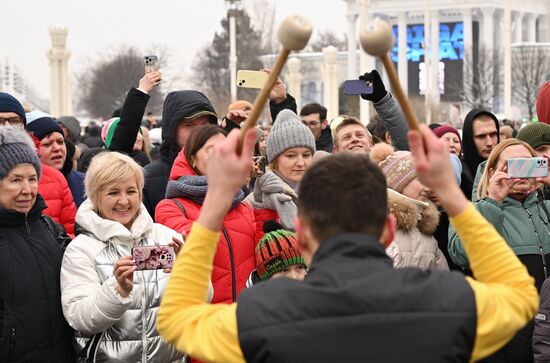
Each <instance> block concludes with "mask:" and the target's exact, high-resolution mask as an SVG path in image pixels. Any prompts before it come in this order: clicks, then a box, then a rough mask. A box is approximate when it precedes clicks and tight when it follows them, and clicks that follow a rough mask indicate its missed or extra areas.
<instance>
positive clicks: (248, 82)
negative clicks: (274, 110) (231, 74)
mask: <svg viewBox="0 0 550 363" xmlns="http://www.w3.org/2000/svg"><path fill="white" fill-rule="evenodd" d="M268 77H269V74H267V73H266V72H262V71H247V70H240V71H238V72H237V86H239V87H243V88H260V89H261V88H263V86H264V84H265V83H266V82H267V78H268Z"/></svg>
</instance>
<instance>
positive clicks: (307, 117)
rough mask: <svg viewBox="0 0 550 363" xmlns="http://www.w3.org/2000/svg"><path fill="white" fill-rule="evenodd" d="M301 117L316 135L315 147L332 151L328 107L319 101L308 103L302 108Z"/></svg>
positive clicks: (314, 135)
mask: <svg viewBox="0 0 550 363" xmlns="http://www.w3.org/2000/svg"><path fill="white" fill-rule="evenodd" d="M300 118H301V119H302V122H303V124H304V125H306V126H307V127H309V129H310V130H311V132H312V133H313V137H315V148H316V149H317V150H323V151H326V152H328V153H331V152H332V147H333V146H332V135H331V133H330V127H328V121H327V109H326V108H325V107H323V106H321V105H320V104H318V103H308V104H307V105H305V106H304V107H302V109H301V110H300Z"/></svg>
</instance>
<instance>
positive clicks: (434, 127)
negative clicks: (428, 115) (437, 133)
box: [428, 122, 441, 131]
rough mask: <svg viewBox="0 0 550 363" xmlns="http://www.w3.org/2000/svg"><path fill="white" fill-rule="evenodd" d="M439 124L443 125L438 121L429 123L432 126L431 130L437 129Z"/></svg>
mask: <svg viewBox="0 0 550 363" xmlns="http://www.w3.org/2000/svg"><path fill="white" fill-rule="evenodd" d="M439 126H441V124H438V123H437V122H434V123H431V124H429V125H428V127H429V128H430V130H432V131H433V130H435V129H437V128H438V127H439Z"/></svg>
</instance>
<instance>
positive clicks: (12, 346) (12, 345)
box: [8, 327, 15, 362]
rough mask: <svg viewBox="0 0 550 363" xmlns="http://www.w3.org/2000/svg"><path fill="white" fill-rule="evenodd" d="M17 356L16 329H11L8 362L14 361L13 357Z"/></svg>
mask: <svg viewBox="0 0 550 363" xmlns="http://www.w3.org/2000/svg"><path fill="white" fill-rule="evenodd" d="M14 354H15V327H12V328H11V334H10V346H9V348H8V361H9V362H11V361H12V360H13V355H14Z"/></svg>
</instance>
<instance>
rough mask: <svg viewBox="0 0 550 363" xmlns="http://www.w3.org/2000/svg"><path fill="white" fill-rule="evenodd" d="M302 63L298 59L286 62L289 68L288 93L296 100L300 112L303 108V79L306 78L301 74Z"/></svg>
mask: <svg viewBox="0 0 550 363" xmlns="http://www.w3.org/2000/svg"><path fill="white" fill-rule="evenodd" d="M301 63H302V62H301V61H300V59H298V58H296V57H292V58H290V59H289V60H288V61H287V62H286V65H287V67H288V78H287V80H288V93H289V94H291V95H293V96H294V98H295V99H296V106H297V108H298V110H299V109H300V108H302V79H303V78H304V77H303V75H302V74H301V73H300V64H301Z"/></svg>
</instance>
